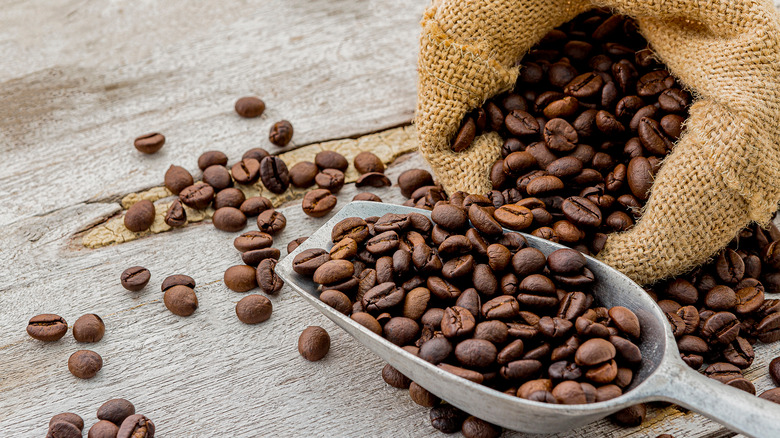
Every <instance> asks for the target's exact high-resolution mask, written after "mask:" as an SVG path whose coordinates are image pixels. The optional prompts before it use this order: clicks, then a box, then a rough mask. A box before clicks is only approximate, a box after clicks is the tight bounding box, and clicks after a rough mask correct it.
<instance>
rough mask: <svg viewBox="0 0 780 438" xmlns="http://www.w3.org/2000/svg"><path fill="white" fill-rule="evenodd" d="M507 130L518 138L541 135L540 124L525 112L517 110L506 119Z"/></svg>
mask: <svg viewBox="0 0 780 438" xmlns="http://www.w3.org/2000/svg"><path fill="white" fill-rule="evenodd" d="M504 124H505V126H506V129H507V130H508V131H509V132H510V133H512V135H516V136H518V137H525V136H532V135H536V134H539V123H538V122H537V121H536V119H535V118H534V117H533V116H532V115H531V114H528V113H527V112H525V111H522V110H519V109H515V110H512V111H511V112H509V114H507V115H506V118H505V119H504Z"/></svg>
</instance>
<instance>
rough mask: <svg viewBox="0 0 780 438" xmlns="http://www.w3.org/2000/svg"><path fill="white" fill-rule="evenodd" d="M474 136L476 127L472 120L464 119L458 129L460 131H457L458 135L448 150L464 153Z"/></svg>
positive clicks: (469, 118)
mask: <svg viewBox="0 0 780 438" xmlns="http://www.w3.org/2000/svg"><path fill="white" fill-rule="evenodd" d="M476 134H477V125H476V123H474V119H473V118H471V117H466V118H465V119H464V121H463V124H462V125H461V127H460V130H459V131H458V135H456V136H455V139H454V140H453V141H452V146H451V147H450V148H451V149H452V151H453V152H463V151H465V150H466V149H467V148H468V147H469V146H471V143H472V142H473V141H474V138H475V137H476Z"/></svg>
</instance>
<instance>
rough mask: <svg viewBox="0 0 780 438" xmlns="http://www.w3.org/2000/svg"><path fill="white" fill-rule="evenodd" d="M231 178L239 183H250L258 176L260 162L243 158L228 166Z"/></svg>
mask: <svg viewBox="0 0 780 438" xmlns="http://www.w3.org/2000/svg"><path fill="white" fill-rule="evenodd" d="M230 173H231V175H232V176H233V179H234V180H236V182H237V183H239V184H252V183H254V182H255V181H257V179H258V178H260V162H259V161H257V160H255V159H254V158H244V159H242V160H241V161H239V162H238V163H236V164H234V165H233V167H231V168H230Z"/></svg>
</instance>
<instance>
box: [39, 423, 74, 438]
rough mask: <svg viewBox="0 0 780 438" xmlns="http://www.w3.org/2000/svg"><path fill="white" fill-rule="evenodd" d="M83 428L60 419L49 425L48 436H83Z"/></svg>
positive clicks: (72, 437)
mask: <svg viewBox="0 0 780 438" xmlns="http://www.w3.org/2000/svg"><path fill="white" fill-rule="evenodd" d="M81 436H82V435H81V430H80V429H79V428H78V427H76V425H74V424H72V423H69V422H67V421H58V422H55V423H52V424H50V425H49V430H48V432H47V433H46V438H81Z"/></svg>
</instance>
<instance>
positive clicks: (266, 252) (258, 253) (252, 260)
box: [241, 248, 281, 267]
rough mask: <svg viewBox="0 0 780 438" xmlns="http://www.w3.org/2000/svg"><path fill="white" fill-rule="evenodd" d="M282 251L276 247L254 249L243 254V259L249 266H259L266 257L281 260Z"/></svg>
mask: <svg viewBox="0 0 780 438" xmlns="http://www.w3.org/2000/svg"><path fill="white" fill-rule="evenodd" d="M280 256H281V251H279V250H278V249H276V248H262V249H253V250H251V251H247V252H244V253H242V254H241V261H243V262H244V263H245V264H247V265H249V266H254V267H257V265H259V264H260V262H262V261H263V260H265V259H274V260H279V257H280Z"/></svg>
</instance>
